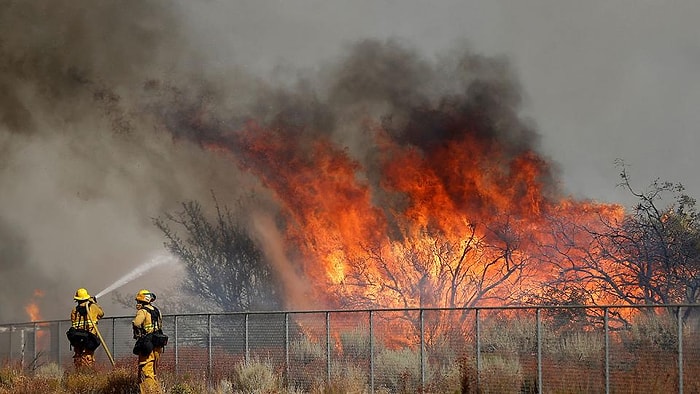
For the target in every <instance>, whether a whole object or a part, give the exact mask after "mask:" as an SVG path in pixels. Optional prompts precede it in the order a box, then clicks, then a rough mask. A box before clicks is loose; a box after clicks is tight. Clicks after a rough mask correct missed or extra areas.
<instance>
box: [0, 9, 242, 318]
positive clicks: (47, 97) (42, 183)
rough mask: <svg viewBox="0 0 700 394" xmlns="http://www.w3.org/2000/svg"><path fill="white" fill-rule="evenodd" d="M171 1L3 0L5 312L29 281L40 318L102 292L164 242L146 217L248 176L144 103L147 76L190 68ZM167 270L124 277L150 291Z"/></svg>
mask: <svg viewBox="0 0 700 394" xmlns="http://www.w3.org/2000/svg"><path fill="white" fill-rule="evenodd" d="M175 10H176V7H169V6H167V5H166V4H165V3H159V2H156V3H149V4H146V3H143V2H139V1H125V2H106V3H99V4H97V3H93V2H81V1H78V2H73V1H55V2H54V1H52V2H25V1H2V2H0V88H1V89H2V92H3V94H2V95H0V184H1V185H2V187H0V277H1V278H2V282H3V285H2V286H0V300H2V308H1V309H0V321H4V322H6V321H24V320H27V319H28V316H27V315H26V314H25V313H24V312H23V306H24V305H25V304H26V303H27V302H29V301H30V300H31V299H32V295H33V293H34V290H35V289H41V290H43V291H44V292H45V296H44V297H43V298H42V299H41V300H38V302H39V307H40V310H41V317H42V318H65V317H66V316H67V313H68V312H69V308H70V307H71V306H72V295H73V292H74V291H75V289H76V288H78V287H87V288H88V290H89V291H90V292H91V293H93V294H94V293H97V292H99V291H100V290H101V289H103V288H105V287H107V286H108V285H110V284H111V283H112V282H113V281H114V280H116V279H117V278H119V277H121V276H122V275H124V274H125V273H127V272H129V271H130V270H131V269H133V268H135V267H136V266H138V265H139V264H140V263H142V262H144V261H146V260H147V259H149V258H150V257H152V255H153V253H157V252H162V251H163V246H162V242H163V239H162V237H161V235H160V234H159V233H158V231H157V230H156V229H155V227H154V226H153V225H152V224H151V218H152V217H155V216H158V215H160V214H161V213H162V212H164V211H165V210H172V209H174V208H176V207H177V206H178V203H179V202H180V201H182V200H186V199H202V200H207V199H209V198H210V190H212V189H213V190H215V191H216V192H217V194H218V195H219V196H220V197H221V198H231V197H232V195H234V196H235V193H237V189H238V186H239V185H240V182H243V181H245V177H239V176H238V174H237V173H236V171H235V168H234V169H232V168H231V166H230V164H229V163H228V162H227V161H226V160H225V159H223V158H218V157H215V156H212V155H209V154H207V153H206V152H202V151H201V150H200V149H199V148H197V147H195V146H189V145H188V144H178V143H175V142H174V141H173V140H172V137H171V136H170V135H168V134H166V133H163V132H162V127H161V125H162V122H161V121H160V120H159V119H157V117H158V116H160V114H155V115H156V116H154V114H153V113H149V108H151V107H150V105H151V104H152V100H156V101H157V100H159V97H157V96H149V94H150V92H151V91H152V86H154V85H157V84H158V83H159V82H158V81H159V80H160V79H169V80H177V81H178V82H179V83H181V84H186V83H187V82H185V81H188V80H191V78H190V77H189V76H190V75H192V72H193V71H197V70H196V69H193V68H192V67H191V65H190V64H189V63H190V62H191V59H197V58H198V56H195V51H194V50H193V49H191V48H189V47H188V46H187V42H186V40H183V39H182V37H181V36H180V35H179V34H180V33H182V29H181V28H180V27H179V26H180V25H181V20H180V18H179V16H178V15H176V13H175ZM149 89H150V90H149ZM163 275H165V276H163ZM168 278H169V277H168V275H167V272H155V273H152V274H148V275H146V276H144V277H143V278H140V279H139V280H138V281H135V283H133V284H132V286H134V288H135V289H138V288H139V287H146V288H149V289H151V290H152V291H156V292H158V291H159V290H160V289H162V288H166V287H167V286H169V285H171V284H169V283H164V282H167V281H168V280H169V279H168ZM125 290H128V291H131V290H133V289H125ZM102 302H108V300H103V301H102ZM107 310H108V313H109V314H111V315H114V314H115V313H116V314H120V313H123V312H124V310H121V309H118V307H117V306H116V305H114V306H108V308H107Z"/></svg>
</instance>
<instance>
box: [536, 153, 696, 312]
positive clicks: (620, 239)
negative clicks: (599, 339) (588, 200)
mask: <svg viewBox="0 0 700 394" xmlns="http://www.w3.org/2000/svg"><path fill="white" fill-rule="evenodd" d="M619 164H620V167H621V174H620V176H621V179H622V182H621V186H622V187H625V188H626V189H627V190H628V191H629V192H630V193H632V195H634V196H635V197H636V198H637V199H638V203H637V204H636V206H635V207H634V210H633V211H632V212H631V213H629V214H625V215H623V216H618V217H614V216H600V217H598V219H597V220H595V221H588V222H586V223H580V222H576V221H574V220H567V218H565V217H563V216H562V217H558V218H556V219H553V220H552V223H554V224H555V226H553V227H552V232H553V236H552V238H551V239H552V240H553V242H551V243H550V244H549V245H547V247H546V250H547V258H548V260H549V261H550V262H551V263H552V264H553V266H555V267H557V270H558V272H559V276H558V277H557V278H556V279H554V280H552V281H551V282H550V283H549V286H551V289H552V293H551V294H556V295H557V298H558V299H560V300H561V299H562V296H564V295H565V294H570V295H576V296H577V297H579V298H582V299H583V300H585V301H586V303H588V304H601V303H602V304H618V303H622V304H637V305H639V304H671V303H696V302H697V301H698V297H699V296H700V293H698V290H699V287H698V286H699V285H700V221H698V214H697V211H696V209H695V200H694V199H692V198H690V197H689V196H687V195H685V194H683V186H682V185H680V184H672V183H669V182H659V181H654V182H653V183H652V184H651V185H650V187H649V189H648V191H646V192H643V193H642V192H637V191H636V190H635V189H634V188H633V187H632V185H631V184H630V179H629V176H628V174H627V171H626V169H625V167H624V163H622V162H620V163H619ZM669 194H670V195H671V197H672V198H673V202H671V203H670V204H668V205H667V206H666V207H661V204H663V203H664V201H668V199H667V198H666V199H665V197H667V196H668V195H669ZM611 218H612V219H611ZM555 289H558V291H556V290H555ZM550 302H551V300H550Z"/></svg>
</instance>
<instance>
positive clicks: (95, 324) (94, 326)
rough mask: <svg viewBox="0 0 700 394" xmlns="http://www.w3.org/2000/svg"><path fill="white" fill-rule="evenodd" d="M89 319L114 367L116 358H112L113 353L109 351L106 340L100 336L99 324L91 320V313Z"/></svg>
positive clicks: (88, 315)
mask: <svg viewBox="0 0 700 394" xmlns="http://www.w3.org/2000/svg"><path fill="white" fill-rule="evenodd" d="M87 319H88V321H89V322H90V325H91V326H92V327H93V328H95V332H96V333H97V337H98V338H99V339H100V343H101V344H102V347H103V348H104V349H105V353H107V357H109V362H111V363H112V366H114V357H112V353H111V352H110V351H109V348H108V347H107V344H106V343H105V340H104V338H102V334H100V330H99V329H98V328H97V322H93V321H92V319H91V318H90V311H88V313H87Z"/></svg>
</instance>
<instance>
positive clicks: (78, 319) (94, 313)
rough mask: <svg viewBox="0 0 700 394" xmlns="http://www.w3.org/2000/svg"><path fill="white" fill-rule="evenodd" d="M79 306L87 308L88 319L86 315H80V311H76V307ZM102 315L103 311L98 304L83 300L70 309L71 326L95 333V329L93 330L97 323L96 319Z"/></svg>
mask: <svg viewBox="0 0 700 394" xmlns="http://www.w3.org/2000/svg"><path fill="white" fill-rule="evenodd" d="M81 306H84V307H86V308H87V314H88V316H89V317H90V318H89V319H88V318H87V317H86V316H83V315H81V314H80V312H78V307H81ZM103 316H104V311H102V308H101V307H100V306H99V305H98V304H95V303H92V302H88V301H84V302H81V303H80V304H78V305H76V306H75V308H73V310H72V311H71V313H70V320H71V326H72V327H73V328H77V329H82V330H87V331H90V332H91V333H93V334H96V333H97V330H95V325H97V321H98V320H100V319H101V318H102V317H103Z"/></svg>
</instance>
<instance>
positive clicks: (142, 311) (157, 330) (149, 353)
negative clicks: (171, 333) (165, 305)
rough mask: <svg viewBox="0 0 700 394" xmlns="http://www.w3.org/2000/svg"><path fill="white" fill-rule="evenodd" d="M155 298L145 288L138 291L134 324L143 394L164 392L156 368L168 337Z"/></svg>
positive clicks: (135, 350) (140, 389)
mask: <svg viewBox="0 0 700 394" xmlns="http://www.w3.org/2000/svg"><path fill="white" fill-rule="evenodd" d="M155 299H156V295H155V294H153V293H151V292H150V291H148V290H145V289H144V290H140V291H139V292H138V293H136V316H135V317H134V320H133V321H132V325H133V329H134V339H136V344H135V345H134V354H136V355H138V367H139V377H138V383H139V391H140V392H141V393H142V394H144V393H162V389H161V387H160V383H159V382H158V378H157V377H156V369H157V367H158V362H159V360H160V353H161V352H162V351H163V347H164V346H165V345H166V344H167V341H168V337H167V336H166V335H164V334H163V331H162V326H163V320H162V318H161V315H160V311H159V310H158V308H156V307H155V306H154V305H152V302H153V301H155Z"/></svg>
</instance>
